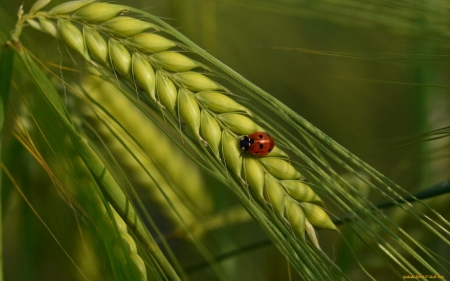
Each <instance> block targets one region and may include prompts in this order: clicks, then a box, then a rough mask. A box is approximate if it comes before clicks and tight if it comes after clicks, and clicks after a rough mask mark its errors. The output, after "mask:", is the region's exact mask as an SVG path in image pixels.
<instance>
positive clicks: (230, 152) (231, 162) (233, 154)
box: [222, 130, 242, 177]
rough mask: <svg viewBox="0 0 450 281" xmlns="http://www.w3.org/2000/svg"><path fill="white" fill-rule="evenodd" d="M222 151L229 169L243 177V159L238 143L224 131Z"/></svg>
mask: <svg viewBox="0 0 450 281" xmlns="http://www.w3.org/2000/svg"><path fill="white" fill-rule="evenodd" d="M222 151H223V156H224V158H225V162H226V164H227V166H228V167H230V169H231V170H232V171H233V172H234V173H235V174H236V176H238V177H241V170H242V157H240V155H241V151H240V149H239V147H238V142H237V140H236V138H234V137H233V136H232V135H231V134H230V133H229V132H228V131H227V130H223V131H222Z"/></svg>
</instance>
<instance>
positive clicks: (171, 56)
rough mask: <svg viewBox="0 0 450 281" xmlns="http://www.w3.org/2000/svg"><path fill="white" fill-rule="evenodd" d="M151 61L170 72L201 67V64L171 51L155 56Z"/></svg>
mask: <svg viewBox="0 0 450 281" xmlns="http://www.w3.org/2000/svg"><path fill="white" fill-rule="evenodd" d="M150 60H151V61H154V62H156V63H157V64H159V65H160V66H162V67H163V68H164V69H167V70H169V71H188V70H191V69H193V68H196V67H200V66H201V64H200V63H199V62H197V61H195V60H193V59H190V58H188V57H186V56H185V55H182V54H180V53H178V52H171V51H169V52H161V53H157V54H154V55H153V56H151V57H150Z"/></svg>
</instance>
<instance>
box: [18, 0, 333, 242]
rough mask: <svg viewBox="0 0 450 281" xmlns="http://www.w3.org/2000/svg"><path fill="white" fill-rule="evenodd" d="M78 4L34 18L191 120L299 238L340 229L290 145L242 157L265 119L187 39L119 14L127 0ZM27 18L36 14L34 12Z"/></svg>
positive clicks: (213, 149) (204, 141)
mask: <svg viewBox="0 0 450 281" xmlns="http://www.w3.org/2000/svg"><path fill="white" fill-rule="evenodd" d="M69 3H70V2H69ZM77 3H78V4H79V6H78V7H76V9H74V8H73V6H74V5H75V4H77ZM77 3H75V2H73V4H72V6H70V5H69V4H68V3H66V4H62V5H65V6H62V5H61V6H57V7H55V8H53V9H52V10H50V12H48V13H45V12H40V13H37V15H38V16H39V17H40V18H43V19H45V23H46V25H49V24H52V25H53V26H54V27H55V28H53V29H52V28H49V27H47V28H44V26H43V25H42V23H41V22H33V24H30V25H31V26H32V27H33V28H36V29H38V30H41V31H44V32H47V33H48V34H50V35H53V36H54V35H55V34H54V30H55V29H56V27H57V36H58V37H59V38H61V39H62V40H63V41H64V42H65V43H66V44H67V46H69V47H70V48H71V49H73V50H75V51H76V52H77V53H79V54H80V55H81V56H83V57H84V58H85V59H86V60H88V61H89V62H91V63H92V64H93V65H96V66H99V67H105V68H106V69H109V70H110V71H111V72H113V73H115V75H116V76H118V77H119V78H120V79H125V80H127V81H128V82H129V83H131V84H135V85H136V86H137V87H138V88H139V89H138V90H139V91H140V92H144V93H146V94H147V96H148V98H149V100H150V101H151V102H153V104H154V105H156V106H159V107H161V108H164V109H165V110H167V112H168V113H169V114H171V115H172V116H173V117H174V118H176V119H177V120H178V122H181V123H184V124H186V126H187V128H189V131H190V133H191V135H192V136H193V137H194V138H195V139H197V141H198V142H199V143H201V144H208V145H209V147H210V149H211V152H212V153H213V154H214V155H215V156H216V157H217V158H218V159H220V160H221V161H223V162H224V163H226V165H227V166H228V167H229V168H230V170H231V171H232V172H233V173H234V175H235V176H236V177H237V178H239V179H241V180H242V181H243V183H244V184H245V185H247V186H249V187H250V189H251V190H252V191H253V193H254V195H255V197H256V198H258V200H259V201H260V202H261V203H263V204H265V205H266V206H267V209H268V211H269V212H272V213H273V214H274V216H276V217H277V218H278V219H279V220H280V221H281V222H285V223H286V226H287V227H289V228H291V229H292V231H293V233H295V234H296V235H297V237H298V238H300V239H303V238H304V233H305V228H306V226H305V224H308V223H310V224H312V225H313V226H315V227H318V228H328V229H334V230H336V227H335V225H334V224H333V223H332V222H331V220H330V218H329V216H328V215H327V213H326V212H325V211H324V210H323V209H322V208H321V207H320V206H318V205H316V204H317V203H319V204H320V203H321V200H320V198H319V197H318V196H317V195H316V194H315V193H314V191H313V190H312V189H311V188H310V187H309V186H308V184H307V183H306V182H305V179H304V177H303V176H302V175H301V173H300V172H299V171H298V170H297V169H296V168H295V167H294V166H293V165H292V164H291V163H290V161H289V159H288V158H287V155H286V153H285V152H283V151H282V150H280V149H279V148H278V147H275V148H274V150H273V151H272V152H270V153H269V154H268V155H267V156H265V157H253V156H250V155H244V156H243V157H241V156H240V149H239V147H238V139H239V138H240V137H242V136H243V135H247V134H250V133H253V132H256V131H264V130H265V129H264V128H263V127H262V126H260V125H259V124H264V120H261V119H258V118H255V117H254V116H253V114H252V113H251V112H250V110H248V109H247V108H246V107H244V106H243V105H241V104H239V103H238V102H237V101H235V100H234V99H233V95H231V93H230V92H229V90H228V89H227V88H225V87H224V86H223V85H221V84H220V83H218V82H216V81H214V80H213V79H211V78H209V77H208V76H207V75H205V73H203V71H204V70H205V69H207V67H205V66H203V64H202V63H200V62H197V61H195V60H194V59H191V58H189V57H188V56H186V55H185V54H182V53H181V52H182V47H183V45H182V44H181V43H178V42H176V41H174V40H172V39H170V36H169V35H168V34H167V33H165V32H164V28H162V27H159V26H157V25H154V24H151V23H148V22H145V21H142V20H139V19H134V18H131V17H122V16H119V17H117V15H118V14H119V13H121V12H123V11H125V10H126V8H125V7H124V6H120V5H115V4H109V3H99V2H93V3H91V1H85V2H83V1H81V2H77ZM81 3H84V4H85V5H81ZM69 6H70V8H65V7H69ZM81 6H82V7H81ZM27 19H28V21H31V20H33V16H29V17H28V18H27ZM117 23H120V24H117ZM137 27H139V28H137ZM149 29H151V32H148V31H149ZM47 30H52V31H47ZM144 31H147V32H144ZM201 69H203V71H200V70H201ZM299 221H304V223H299ZM307 234H308V235H309V236H310V238H311V240H312V241H316V240H317V237H315V233H314V232H311V231H308V232H307ZM316 246H318V244H316Z"/></svg>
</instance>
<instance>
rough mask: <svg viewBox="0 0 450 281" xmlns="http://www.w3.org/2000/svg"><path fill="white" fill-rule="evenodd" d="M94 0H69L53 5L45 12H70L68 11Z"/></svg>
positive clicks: (71, 11)
mask: <svg viewBox="0 0 450 281" xmlns="http://www.w3.org/2000/svg"><path fill="white" fill-rule="evenodd" d="M94 1H95V0H79V1H70V2H66V3H62V4H60V5H58V6H56V7H54V8H53V9H51V10H50V11H48V12H47V13H48V14H49V15H56V14H70V13H73V12H75V11H76V10H78V9H81V8H83V7H84V6H86V5H88V4H91V3H92V2H94Z"/></svg>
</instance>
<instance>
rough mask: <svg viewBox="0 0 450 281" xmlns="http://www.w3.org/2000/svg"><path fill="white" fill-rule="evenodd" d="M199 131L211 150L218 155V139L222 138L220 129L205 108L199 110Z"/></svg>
mask: <svg viewBox="0 0 450 281" xmlns="http://www.w3.org/2000/svg"><path fill="white" fill-rule="evenodd" d="M201 133H202V136H203V138H204V139H205V140H206V142H207V143H208V144H209V146H210V147H211V149H212V151H213V152H214V153H215V154H216V155H219V146H220V140H221V139H222V130H221V129H220V126H219V123H217V121H216V119H214V117H212V116H211V114H209V113H208V111H206V110H205V109H203V110H202V112H201Z"/></svg>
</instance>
